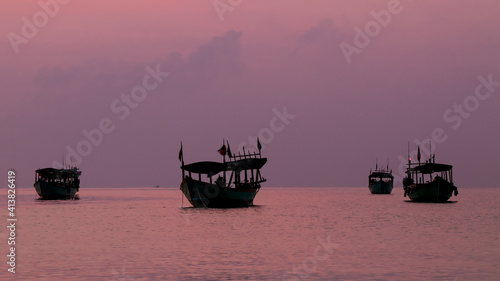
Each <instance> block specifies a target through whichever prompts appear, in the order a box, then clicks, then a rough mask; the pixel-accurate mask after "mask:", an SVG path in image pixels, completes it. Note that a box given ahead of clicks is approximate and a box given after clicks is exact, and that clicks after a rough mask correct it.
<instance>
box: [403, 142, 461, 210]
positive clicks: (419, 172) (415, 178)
mask: <svg viewBox="0 0 500 281" xmlns="http://www.w3.org/2000/svg"><path fill="white" fill-rule="evenodd" d="M408 154H409V153H408ZM417 158H418V163H411V158H410V157H409V156H408V168H407V169H406V177H405V178H404V179H403V187H404V196H405V197H406V196H407V195H408V197H409V198H410V199H411V200H412V201H419V202H446V201H448V200H449V199H450V198H451V196H452V195H453V194H454V195H455V196H457V195H458V189H457V187H456V186H455V185H454V184H453V166H451V165H447V164H439V163H436V161H435V155H433V156H432V157H430V158H429V160H427V161H426V162H425V163H424V164H420V147H419V148H418V151H417Z"/></svg>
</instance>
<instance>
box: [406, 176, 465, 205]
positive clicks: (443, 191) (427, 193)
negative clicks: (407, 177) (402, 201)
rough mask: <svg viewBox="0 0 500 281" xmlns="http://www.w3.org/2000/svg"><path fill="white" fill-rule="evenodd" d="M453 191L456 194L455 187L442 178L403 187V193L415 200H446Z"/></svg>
mask: <svg viewBox="0 0 500 281" xmlns="http://www.w3.org/2000/svg"><path fill="white" fill-rule="evenodd" d="M453 192H455V196H456V195H457V194H458V191H457V188H456V187H455V186H454V185H453V184H451V183H449V182H447V181H446V180H443V179H439V180H434V181H432V182H428V183H422V184H412V185H410V186H407V187H405V195H408V197H409V198H410V199H411V200H412V201H417V202H446V201H448V200H449V199H450V198H451V196H452V195H453Z"/></svg>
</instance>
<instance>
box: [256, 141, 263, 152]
mask: <svg viewBox="0 0 500 281" xmlns="http://www.w3.org/2000/svg"><path fill="white" fill-rule="evenodd" d="M257 149H258V150H259V152H260V151H261V150H262V145H261V144H260V140H259V138H257Z"/></svg>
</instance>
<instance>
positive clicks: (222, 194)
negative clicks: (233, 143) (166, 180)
mask: <svg viewBox="0 0 500 281" xmlns="http://www.w3.org/2000/svg"><path fill="white" fill-rule="evenodd" d="M257 148H258V150H259V152H258V153H250V152H245V149H244V148H243V154H241V153H238V155H233V154H232V153H231V149H230V147H229V143H227V147H226V145H225V144H223V146H222V147H221V148H220V149H219V150H218V151H219V153H220V154H221V155H222V156H223V162H222V163H221V162H212V161H202V162H195V163H191V164H186V165H184V156H183V152H182V144H181V150H180V152H179V160H180V161H181V162H182V166H181V170H182V179H183V180H182V183H181V186H180V189H181V190H182V193H183V194H184V196H185V197H186V198H187V199H188V200H189V202H190V203H191V205H193V207H206V208H227V207H247V206H251V205H253V200H254V198H255V196H256V195H257V193H258V192H259V190H260V184H261V183H262V182H265V181H266V179H264V178H263V177H262V176H261V174H260V169H261V168H262V167H263V166H264V164H266V162H267V158H262V156H261V148H262V147H261V145H260V142H259V141H258V140H257ZM226 155H227V156H229V161H228V162H226ZM193 174H194V175H193ZM228 176H229V178H228ZM214 178H215V180H214Z"/></svg>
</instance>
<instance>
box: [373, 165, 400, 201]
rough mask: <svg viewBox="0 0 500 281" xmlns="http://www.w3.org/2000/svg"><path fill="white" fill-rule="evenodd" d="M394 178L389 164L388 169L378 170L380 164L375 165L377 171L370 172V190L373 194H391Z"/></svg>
mask: <svg viewBox="0 0 500 281" xmlns="http://www.w3.org/2000/svg"><path fill="white" fill-rule="evenodd" d="M393 181H394V177H393V176H392V171H389V163H387V169H386V170H384V168H380V169H379V168H378V163H376V164H375V170H374V171H373V172H372V171H371V170H370V175H369V176H368V188H369V189H370V192H371V193H372V194H391V192H392V188H393Z"/></svg>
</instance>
